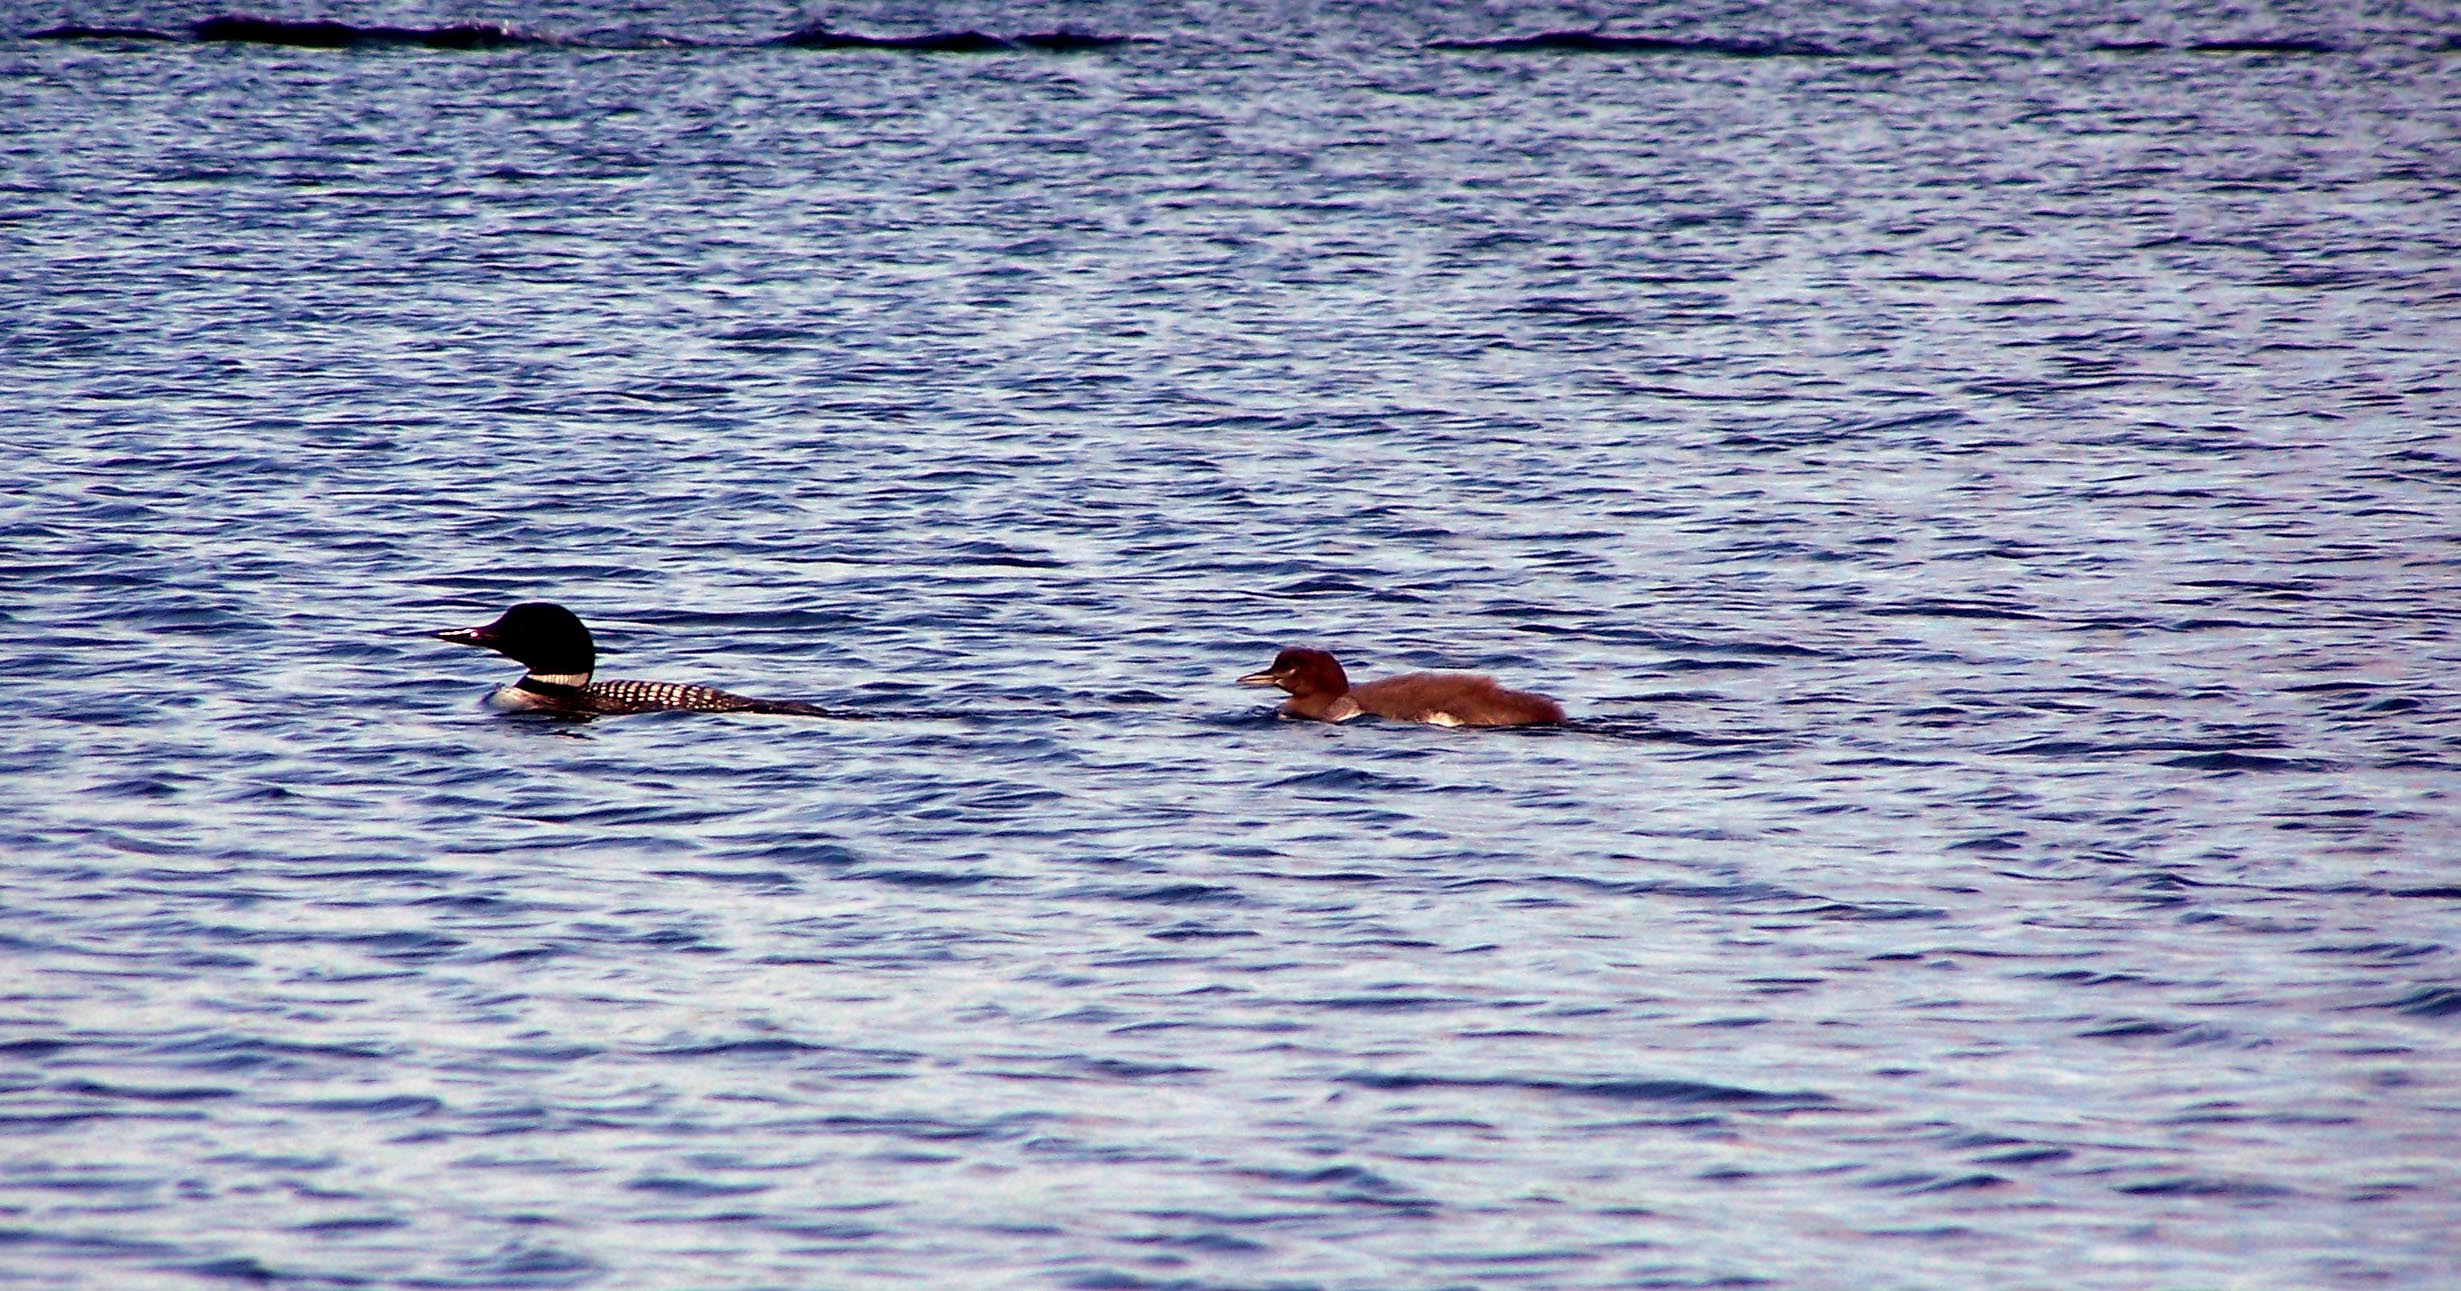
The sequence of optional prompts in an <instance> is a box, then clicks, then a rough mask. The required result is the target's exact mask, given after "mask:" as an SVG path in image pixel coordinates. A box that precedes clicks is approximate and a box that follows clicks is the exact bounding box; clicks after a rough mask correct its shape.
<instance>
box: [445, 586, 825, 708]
mask: <svg viewBox="0 0 2461 1291" xmlns="http://www.w3.org/2000/svg"><path fill="white" fill-rule="evenodd" d="M436 636H437V637H438V638H439V639H441V640H445V641H451V642H455V643H457V644H460V645H471V646H478V647H480V648H482V649H487V650H493V651H495V652H496V653H498V654H501V655H504V656H506V657H508V658H510V659H513V660H515V661H516V662H518V663H520V664H521V665H522V666H524V667H525V668H527V669H529V671H528V672H526V673H524V674H523V675H522V678H521V680H519V681H517V682H514V683H513V684H512V685H510V686H505V687H503V688H501V689H499V690H498V691H496V693H495V695H494V696H493V697H492V698H493V701H494V702H495V703H496V704H497V705H498V706H499V707H503V708H510V709H516V710H521V711H526V712H538V713H557V714H566V715H571V716H577V717H578V716H601V715H604V716H613V715H617V714H622V713H783V714H790V715H793V716H798V717H827V716H829V715H830V714H829V713H828V712H827V710H825V709H822V708H819V707H817V706H815V705H812V704H805V703H798V702H796V701H794V700H790V699H754V698H752V697H751V696H749V695H738V694H735V693H734V692H732V691H726V690H719V689H717V688H716V687H714V686H695V685H690V684H687V683H684V682H677V681H599V682H593V681H591V680H590V674H591V673H593V672H595V671H596V670H597V668H598V646H597V643H596V642H594V641H592V640H591V639H590V630H589V628H588V627H587V626H585V625H584V624H583V623H582V622H581V619H580V618H579V616H577V615H575V614H574V613H573V612H572V611H570V610H568V609H565V608H564V607H563V606H561V605H556V604H554V603H552V602H548V601H524V602H522V603H521V604H519V605H516V606H514V607H513V608H511V609H509V610H506V611H505V612H504V613H503V614H502V615H501V616H500V617H498V618H497V619H496V621H495V622H493V623H489V624H486V625H485V626H482V627H475V628H453V629H450V630H448V631H444V632H439V633H437V634H436Z"/></svg>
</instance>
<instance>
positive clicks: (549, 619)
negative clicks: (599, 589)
mask: <svg viewBox="0 0 2461 1291" xmlns="http://www.w3.org/2000/svg"><path fill="white" fill-rule="evenodd" d="M436 637H437V639H438V640H441V641H452V642H455V643H457V644H460V645H472V646H480V647H483V648H485V649H489V650H493V651H495V652H496V653H497V654H500V655H504V656H506V657H508V658H511V659H512V660H514V661H515V662H517V663H519V664H521V665H522V666H523V667H525V668H528V669H529V670H530V671H531V672H532V673H535V674H537V675H539V676H544V677H579V678H580V679H581V680H582V681H583V682H586V681H588V680H589V676H590V673H591V672H592V671H594V670H596V669H597V667H598V647H597V645H596V644H594V643H593V642H591V640H590V630H589V629H588V628H587V627H584V626H582V623H581V620H580V619H579V618H577V617H575V616H574V614H573V612H572V611H571V610H568V609H565V608H564V607H563V606H561V605H557V604H554V603H553V602H550V601H523V602H522V603H521V604H519V605H516V606H514V607H513V608H511V609H509V610H506V611H505V612H504V613H503V614H502V615H500V616H499V617H498V618H497V619H496V621H495V622H493V623H490V624H488V625H487V626H485V627H479V628H453V629H450V630H448V631H444V632H439V633H437V634H436ZM575 684H579V683H575Z"/></svg>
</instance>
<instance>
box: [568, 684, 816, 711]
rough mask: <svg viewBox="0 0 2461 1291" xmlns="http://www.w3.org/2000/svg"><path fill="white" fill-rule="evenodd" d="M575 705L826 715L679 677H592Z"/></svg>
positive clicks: (603, 708)
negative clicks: (692, 682) (603, 678)
mask: <svg viewBox="0 0 2461 1291" xmlns="http://www.w3.org/2000/svg"><path fill="white" fill-rule="evenodd" d="M573 698H574V699H575V700H577V701H578V704H577V705H576V706H577V707H583V708H585V710H586V711H588V712H592V713H607V714H615V713H789V714H793V715H795V716H798V717H826V716H828V713H827V712H826V711H825V710H823V709H820V708H818V707H816V706H814V705H811V704H803V703H797V702H796V701H794V700H791V699H754V698H752V697H751V696H749V695H738V694H736V693H735V692H733V691H731V690H720V689H718V688H717V687H715V686H695V685H692V684H691V683H689V682H681V681H595V682H591V683H590V684H589V685H586V686H582V687H580V688H579V689H578V691H577V693H576V694H575V695H574V696H573Z"/></svg>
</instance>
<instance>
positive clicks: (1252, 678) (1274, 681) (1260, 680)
mask: <svg viewBox="0 0 2461 1291" xmlns="http://www.w3.org/2000/svg"><path fill="white" fill-rule="evenodd" d="M1239 684H1240V685H1242V686H1279V685H1281V684H1282V674H1280V673H1278V672H1275V671H1274V670H1272V669H1271V668H1267V669H1265V670H1264V671H1263V672H1251V673H1249V674H1248V675H1247V676H1245V677H1241V678H1240V679H1239Z"/></svg>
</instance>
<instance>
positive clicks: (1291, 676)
mask: <svg viewBox="0 0 2461 1291" xmlns="http://www.w3.org/2000/svg"><path fill="white" fill-rule="evenodd" d="M1239 684H1240V685H1242V686H1279V687H1281V688H1282V689H1283V690H1286V691H1288V692H1290V698H1289V699H1288V700H1286V701H1284V702H1283V704H1282V715H1283V716H1284V717H1303V718H1307V719H1309V720H1311V721H1318V722H1346V721H1349V720H1350V719H1351V718H1353V717H1357V716H1358V715H1359V714H1361V713H1369V714H1373V715H1374V716H1377V717H1397V718H1400V719H1401V720H1403V721H1405V722H1425V723H1427V724H1428V725H1430V726H1552V725H1554V724H1555V723H1557V722H1561V721H1563V720H1564V706H1563V705H1561V704H1558V703H1556V702H1555V701H1554V700H1552V699H1549V698H1547V697H1546V696H1544V695H1533V694H1530V693H1529V692H1528V691H1523V690H1506V689H1504V688H1503V687H1502V686H1499V685H1497V684H1496V682H1495V678H1493V677H1482V676H1479V675H1477V674H1476V673H1467V672H1413V673H1406V674H1404V675H1402V676H1399V677H1387V678H1385V679H1384V680H1382V681H1370V682H1365V683H1362V684H1360V685H1356V686H1353V685H1351V684H1350V676H1349V674H1347V673H1345V672H1343V671H1342V665H1341V661H1340V660H1338V659H1335V658H1334V657H1333V656H1332V655H1330V654H1327V653H1325V652H1324V651H1322V650H1307V649H1302V648H1299V647H1295V646H1294V647H1292V648H1291V649H1288V650H1284V651H1283V652H1281V653H1280V654H1277V655H1275V656H1273V666H1272V667H1270V668H1267V669H1265V670H1264V671H1263V672H1252V673H1249V674H1248V675H1247V676H1245V677H1241V678H1240V679H1239Z"/></svg>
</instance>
